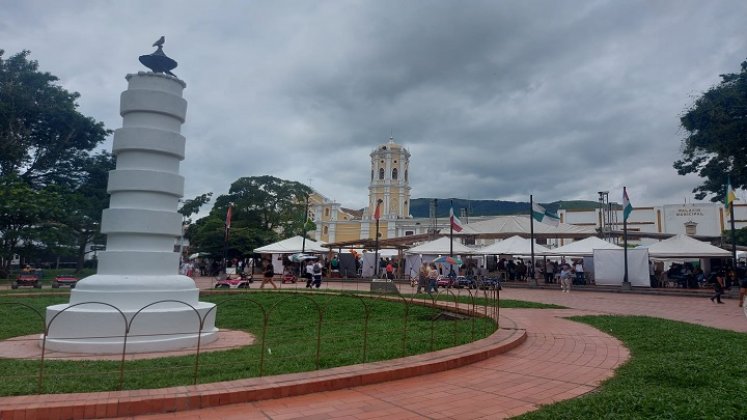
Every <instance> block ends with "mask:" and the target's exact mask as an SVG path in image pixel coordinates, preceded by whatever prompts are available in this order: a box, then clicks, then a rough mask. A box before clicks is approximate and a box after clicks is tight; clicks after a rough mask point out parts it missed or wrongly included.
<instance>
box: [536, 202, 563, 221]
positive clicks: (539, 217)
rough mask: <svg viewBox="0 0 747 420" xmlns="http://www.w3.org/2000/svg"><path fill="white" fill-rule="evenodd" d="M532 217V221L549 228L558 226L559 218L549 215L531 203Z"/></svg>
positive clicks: (540, 207) (537, 205)
mask: <svg viewBox="0 0 747 420" xmlns="http://www.w3.org/2000/svg"><path fill="white" fill-rule="evenodd" d="M532 217H533V218H534V220H536V221H538V222H541V223H544V224H547V225H550V226H558V225H559V224H560V217H558V215H557V214H555V213H550V212H549V211H547V210H545V208H544V207H542V206H540V205H539V204H537V203H532Z"/></svg>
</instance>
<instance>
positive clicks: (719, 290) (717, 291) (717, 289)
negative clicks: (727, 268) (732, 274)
mask: <svg viewBox="0 0 747 420" xmlns="http://www.w3.org/2000/svg"><path fill="white" fill-rule="evenodd" d="M723 293H724V273H723V272H722V271H719V272H718V273H716V281H714V282H713V296H711V302H713V301H714V299H715V302H716V303H724V302H721V295H722V294H723Z"/></svg>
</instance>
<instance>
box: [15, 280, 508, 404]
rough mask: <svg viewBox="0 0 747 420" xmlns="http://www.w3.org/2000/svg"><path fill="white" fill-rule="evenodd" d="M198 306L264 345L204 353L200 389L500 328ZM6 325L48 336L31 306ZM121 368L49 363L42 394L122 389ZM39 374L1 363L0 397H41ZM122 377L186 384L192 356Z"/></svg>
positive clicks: (375, 311)
mask: <svg viewBox="0 0 747 420" xmlns="http://www.w3.org/2000/svg"><path fill="white" fill-rule="evenodd" d="M201 300H202V301H211V302H214V303H216V304H218V305H219V306H218V312H217V319H216V324H217V326H218V327H220V328H227V329H239V330H244V331H249V332H251V333H253V334H254V335H255V336H257V338H258V342H257V343H256V344H255V345H253V346H249V347H246V348H242V349H234V350H228V351H220V352H210V353H203V354H201V355H200V358H199V369H198V371H197V377H198V383H208V382H216V381H226V380H233V379H241V378H250V377H257V376H260V371H261V375H275V374H281V373H292V372H302V371H310V370H314V369H317V368H319V369H325V368H330V367H335V366H343V365H349V364H356V363H363V362H371V361H376V360H385V359H391V358H397V357H402V356H406V355H413V354H420V353H424V352H429V351H433V350H438V349H442V348H446V347H451V346H455V345H460V344H464V343H468V342H471V341H474V340H476V339H480V338H483V337H485V336H487V335H490V334H491V333H492V332H493V331H494V330H495V324H494V322H493V321H492V320H489V319H482V318H474V319H465V320H450V321H440V320H434V319H435V317H436V315H437V314H438V313H439V312H440V310H438V309H433V308H428V307H423V306H419V305H409V306H405V305H404V304H403V303H402V302H389V301H383V300H376V299H363V298H356V297H351V296H340V295H324V294H319V295H317V294H310V293H262V292H251V293H241V294H235V295H212V296H203V297H202V298H201ZM9 301H12V302H19V303H24V304H27V305H29V306H32V307H34V308H37V309H38V310H39V311H40V313H41V314H42V317H43V314H44V308H46V306H49V305H53V304H57V303H66V302H67V301H68V297H67V296H64V295H62V296H35V297H20V296H19V297H16V296H6V297H5V298H3V299H0V302H9ZM263 310H264V312H263ZM263 313H266V314H268V315H267V319H268V322H267V324H266V335H265V346H264V351H263V350H262V346H261V345H260V343H259V338H260V337H261V335H262V331H263V329H264V328H265V323H264V317H263ZM320 313H323V318H322V322H321V323H320ZM0 317H2V319H3V322H2V323H1V324H0V339H6V338H10V337H16V336H20V335H28V334H34V333H40V332H41V331H42V330H43V319H41V318H39V317H37V316H36V315H35V314H34V312H33V311H31V310H30V309H28V308H24V307H21V306H18V305H12V306H11V305H0ZM366 319H367V323H366ZM364 332H366V333H365V334H364ZM364 337H365V338H364ZM317 343H320V345H319V347H317ZM364 343H365V345H364ZM119 368H120V363H119V362H112V361H46V362H45V366H44V372H45V375H44V387H43V389H42V392H44V393H63V392H93V391H109V390H116V389H118V388H119V386H120V382H119V378H120V376H119V375H120V371H119ZM38 372H39V361H35V360H9V359H0V395H25V394H34V393H36V392H37V381H36V379H37V376H38ZM123 375H124V381H123V383H122V389H143V388H161V387H168V386H178V385H188V384H192V383H193V381H194V377H195V357H194V356H183V357H168V358H161V359H152V360H138V361H128V362H126V363H125V367H124V372H123Z"/></svg>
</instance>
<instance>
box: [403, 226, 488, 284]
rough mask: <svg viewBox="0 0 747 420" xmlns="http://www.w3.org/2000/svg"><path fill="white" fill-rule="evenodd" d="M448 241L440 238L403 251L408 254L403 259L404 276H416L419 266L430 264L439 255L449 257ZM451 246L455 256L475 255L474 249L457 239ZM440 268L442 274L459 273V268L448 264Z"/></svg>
mask: <svg viewBox="0 0 747 420" xmlns="http://www.w3.org/2000/svg"><path fill="white" fill-rule="evenodd" d="M449 239H450V238H449V237H448V236H442V237H440V238H438V239H436V240H433V241H430V242H426V243H424V244H420V245H418V246H414V247H412V248H410V249H408V250H407V251H405V253H407V254H408V255H407V257H406V258H405V274H407V275H410V276H414V275H417V273H418V270H419V269H420V265H421V264H423V263H428V262H431V261H433V260H435V259H436V258H438V256H440V255H449ZM452 246H453V249H454V255H455V256H464V255H472V254H474V253H475V250H474V249H472V248H470V247H468V246H466V245H464V244H462V243H461V241H460V240H459V239H458V238H454V241H453V245H452ZM441 266H442V272H443V273H444V274H445V273H448V272H449V271H450V270H454V271H455V272H458V271H459V267H456V266H451V265H450V264H441Z"/></svg>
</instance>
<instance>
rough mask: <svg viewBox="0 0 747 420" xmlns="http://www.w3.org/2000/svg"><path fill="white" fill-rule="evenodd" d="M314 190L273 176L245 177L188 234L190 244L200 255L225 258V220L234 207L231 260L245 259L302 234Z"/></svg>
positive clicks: (220, 198) (234, 184)
mask: <svg viewBox="0 0 747 420" xmlns="http://www.w3.org/2000/svg"><path fill="white" fill-rule="evenodd" d="M311 192H312V190H311V188H309V187H307V186H306V185H303V184H301V183H299V182H295V181H286V180H283V179H279V178H275V177H273V176H269V175H265V176H257V177H243V178H239V179H238V180H236V181H235V182H234V183H233V184H231V188H230V189H229V192H228V194H225V195H221V196H220V197H218V198H216V200H215V204H214V205H213V209H212V210H211V212H210V215H208V216H207V217H205V218H203V219H200V220H198V221H197V222H196V224H195V225H193V227H191V228H190V230H189V239H190V243H191V244H192V245H193V247H195V248H196V249H197V250H199V251H200V252H207V253H211V254H213V255H222V253H223V244H224V237H225V217H226V212H227V210H228V206H229V205H230V204H231V203H233V210H232V220H231V229H230V234H229V242H228V246H229V250H228V252H229V257H233V256H242V255H246V254H247V253H249V252H251V251H252V250H254V249H255V248H257V247H260V246H262V245H266V244H267V243H269V242H273V241H276V240H278V239H280V238H287V237H290V236H293V235H298V234H300V233H301V231H302V228H303V223H304V221H305V217H304V214H303V213H304V203H305V200H306V197H307V196H308V195H309V194H311Z"/></svg>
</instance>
